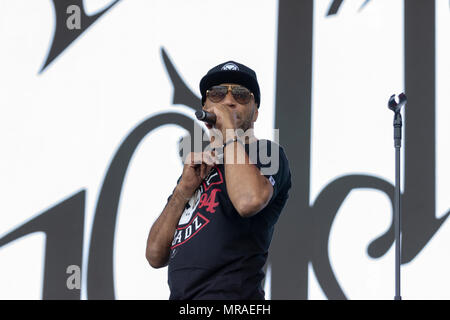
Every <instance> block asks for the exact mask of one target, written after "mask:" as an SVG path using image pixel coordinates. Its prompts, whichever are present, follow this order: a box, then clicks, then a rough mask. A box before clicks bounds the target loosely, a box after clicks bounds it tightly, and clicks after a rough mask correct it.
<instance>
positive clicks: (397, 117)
mask: <svg viewBox="0 0 450 320" xmlns="http://www.w3.org/2000/svg"><path fill="white" fill-rule="evenodd" d="M398 98H399V102H398V103H397V102H396V101H395V95H394V94H393V95H392V96H391V97H390V98H389V102H388V107H389V109H391V110H392V111H394V147H395V195H394V228H395V297H394V300H402V296H401V295H400V265H401V262H402V261H401V208H400V204H401V199H400V196H401V194H400V148H401V146H402V124H403V123H402V115H401V114H400V110H401V108H402V106H403V105H404V104H406V95H405V94H404V93H401V94H400V95H399V96H398Z"/></svg>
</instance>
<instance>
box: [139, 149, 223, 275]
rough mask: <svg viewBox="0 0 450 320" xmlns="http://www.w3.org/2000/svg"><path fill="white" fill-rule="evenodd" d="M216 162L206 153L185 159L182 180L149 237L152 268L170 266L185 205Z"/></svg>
mask: <svg viewBox="0 0 450 320" xmlns="http://www.w3.org/2000/svg"><path fill="white" fill-rule="evenodd" d="M215 161H216V159H214V158H213V157H212V156H211V155H210V154H208V153H205V152H200V153H192V152H191V153H189V155H188V156H187V157H186V160H185V163H184V167H183V173H182V175H181V180H179V183H178V185H177V186H176V187H175V189H174V190H173V193H172V196H171V197H170V199H169V201H168V202H167V204H166V207H165V208H164V210H163V212H162V213H161V214H160V215H159V217H158V219H156V221H155V222H154V223H153V226H152V228H151V229H150V232H149V234H148V238H147V248H146V250H145V256H146V258H147V260H148V262H149V263H150V265H151V266H152V267H153V268H162V267H164V266H166V265H167V263H168V262H169V256H170V246H171V244H172V240H173V236H174V234H175V230H176V228H177V226H178V222H179V220H180V217H181V215H182V214H183V211H184V208H185V206H186V203H187V202H188V201H189V198H190V197H192V195H193V194H194V191H195V189H197V187H198V186H199V185H200V183H201V182H202V180H203V179H204V178H205V177H206V175H207V174H208V173H209V171H210V170H211V168H212V167H213V166H214V163H215Z"/></svg>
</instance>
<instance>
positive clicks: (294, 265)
mask: <svg viewBox="0 0 450 320" xmlns="http://www.w3.org/2000/svg"><path fill="white" fill-rule="evenodd" d="M118 1H120V0H117V1H114V2H113V3H112V4H111V5H110V6H108V7H107V8H106V9H104V10H103V11H101V12H100V13H98V14H96V15H94V16H92V17H89V16H87V15H86V14H85V13H84V11H83V14H84V17H83V28H82V30H81V31H80V32H79V33H78V34H76V30H70V32H68V30H67V29H66V28H65V25H64V23H63V22H65V20H64V19H65V7H64V6H63V5H61V3H64V4H65V5H66V6H68V5H69V3H68V1H55V0H54V1H53V3H54V5H55V11H56V12H57V14H56V16H57V23H56V31H55V36H54V40H53V43H52V47H51V50H50V53H49V56H48V57H47V60H46V62H45V64H44V67H43V68H42V70H41V72H42V71H44V70H45V68H46V67H47V66H48V65H49V64H50V63H51V62H52V61H53V60H54V59H55V58H56V57H57V56H58V55H59V54H60V53H61V52H63V50H64V49H65V48H67V46H69V45H70V43H72V42H73V41H74V40H75V39H76V38H77V37H78V36H79V35H80V34H81V33H82V32H83V31H84V30H86V29H87V27H88V26H89V25H91V24H92V23H93V22H94V21H95V20H96V19H98V18H99V17H100V16H101V15H102V14H103V13H105V12H106V11H108V10H109V9H110V8H111V7H112V6H113V5H115V4H116V3H117V2H118ZM367 2H368V1H366V2H365V3H364V4H363V6H364V5H365V4H367ZM70 4H78V5H80V7H82V4H81V1H75V2H70ZM341 4H342V1H334V2H333V3H332V4H331V6H330V9H329V11H328V15H333V14H336V13H337V12H338V10H339V7H340V5H341ZM363 6H362V7H363ZM404 8H405V85H406V94H407V95H408V100H409V103H408V107H407V108H406V109H405V116H406V124H405V141H406V142H405V183H404V194H403V196H402V214H403V220H402V232H403V243H402V246H403V247H402V253H403V257H402V262H403V263H406V262H409V261H411V260H412V259H414V257H416V256H417V255H418V254H419V253H420V251H421V250H422V249H423V248H424V247H425V245H426V244H427V243H428V242H429V241H430V239H431V237H432V236H433V235H434V234H435V233H436V232H437V230H438V229H439V227H440V226H441V225H442V223H443V222H444V221H445V220H446V218H447V217H448V215H449V213H450V212H447V213H446V214H445V215H444V216H443V217H442V218H440V219H436V217H435V209H436V208H435V193H436V190H435V160H436V159H435V97H434V92H435V49H434V48H435V46H434V41H435V29H434V28H435V17H434V10H435V7H434V1H427V2H423V1H420V0H408V1H405V6H404ZM58 17H59V18H58ZM62 17H64V19H62ZM86 17H87V19H88V20H89V19H90V20H89V21H90V23H89V22H88V23H86V22H87V21H88V20H86V19H85V18H86ZM61 19H62V20H61ZM312 28H313V1H312V0H307V1H306V0H305V1H296V0H280V1H279V19H278V49H277V50H278V51H277V77H276V120H275V127H276V128H280V140H281V141H280V142H281V144H282V145H283V146H284V147H285V150H286V152H287V154H288V156H289V160H290V164H291V171H292V179H293V181H292V182H293V187H292V190H291V192H292V193H291V194H292V196H291V198H290V200H289V201H288V203H287V206H286V209H285V210H284V212H283V215H282V217H281V218H280V221H279V223H278V225H277V228H276V231H275V234H274V239H273V243H272V247H271V255H270V257H269V261H270V263H271V265H272V292H271V294H272V298H273V299H283V298H288V299H306V298H307V288H308V264H309V263H311V264H312V267H313V269H314V272H315V273H316V276H317V279H318V281H319V283H320V285H321V287H322V289H323V291H324V292H325V294H326V295H327V297H328V298H330V299H345V298H346V296H345V294H344V292H343V291H342V288H341V287H340V285H339V283H338V280H337V278H336V276H335V274H334V272H333V269H332V267H331V264H330V259H329V256H328V244H329V235H330V230H331V227H332V224H333V221H334V218H335V216H336V214H337V212H338V210H339V208H340V206H341V204H342V202H343V201H344V199H345V198H346V197H347V195H348V194H349V193H350V192H351V191H352V190H353V189H357V188H371V189H376V190H380V191H382V192H384V193H385V194H386V195H388V197H389V198H390V199H391V202H392V201H393V186H392V185H391V184H390V183H389V182H386V181H384V180H383V179H379V178H376V177H372V176H369V175H347V176H344V177H340V178H339V179H336V180H334V181H332V182H331V183H329V184H328V185H327V186H325V188H324V189H323V190H322V191H321V192H320V193H319V195H318V197H317V199H316V200H315V202H314V203H313V205H312V206H310V205H309V199H310V190H309V185H310V183H309V181H310V157H311V153H310V146H311V76H312V74H311V61H312V35H313V29H312ZM62 29H64V30H62ZM424 48H427V49H426V50H424ZM161 53H162V57H163V61H164V64H165V67H166V70H167V72H168V75H169V77H170V79H171V82H172V84H173V86H174V96H173V102H172V103H173V104H182V105H186V106H188V107H190V108H192V109H193V111H194V110H196V109H198V108H199V106H200V99H199V98H198V97H197V96H196V95H195V94H194V93H192V92H191V91H190V89H189V88H188V87H187V86H186V84H185V83H184V82H183V80H182V77H181V76H180V75H179V73H178V72H177V70H176V68H175V66H174V65H173V63H172V62H171V61H170V59H169V57H168V55H167V54H166V52H165V51H164V50H163V49H162V52H161ZM299 93H300V94H299ZM380 107H384V106H380ZM424 109H426V111H427V112H424V111H423V110H424ZM165 124H177V125H180V126H181V127H183V128H185V129H186V130H187V131H189V132H190V134H191V137H193V130H194V127H195V126H198V125H196V123H195V122H194V121H193V120H192V119H191V118H189V117H186V116H184V115H182V114H179V113H171V112H168V113H164V114H159V115H157V116H153V117H150V118H148V119H146V120H144V121H143V122H142V123H141V124H139V125H138V126H137V127H136V128H135V129H133V130H132V131H131V132H130V134H129V135H128V136H127V137H126V138H125V140H124V142H123V143H122V144H121V145H120V146H119V148H118V150H117V152H116V154H115V155H114V157H113V160H112V161H111V164H110V166H109V168H108V171H107V174H106V176H105V179H104V181H103V185H102V189H101V192H100V196H99V199H98V202H97V207H96V212H95V220H94V225H93V229H92V234H91V247H90V248H89V261H88V270H87V284H88V285H87V293H88V298H89V299H114V298H115V292H114V277H113V246H114V231H115V225H116V218H117V209H118V205H119V199H120V193H121V189H122V184H123V179H124V177H125V174H126V171H127V168H128V166H129V162H130V159H131V157H132V155H133V153H134V151H135V150H136V148H137V146H138V144H139V143H140V142H141V141H142V139H143V138H144V137H145V136H146V135H147V134H149V133H151V132H152V131H153V130H154V129H156V128H158V127H160V126H162V125H165ZM200 129H201V128H200ZM84 206H85V190H82V191H80V192H78V193H76V194H75V195H73V196H71V197H69V198H68V199H66V200H64V201H62V202H61V203H59V204H56V205H55V206H54V207H53V208H51V209H49V210H46V211H45V212H43V213H41V214H40V215H38V216H37V217H35V218H33V219H32V220H30V221H28V222H26V223H24V224H23V225H22V226H20V227H18V228H16V229H15V230H13V231H11V232H10V233H8V234H6V235H5V236H4V237H2V238H1V239H0V247H2V246H3V245H5V244H7V243H10V242H11V241H14V240H16V239H18V238H20V237H22V236H24V235H26V234H30V233H33V232H37V231H42V232H45V233H46V236H47V239H46V241H47V242H46V250H45V266H44V269H45V270H44V288H43V298H44V299H80V291H79V290H68V289H67V287H66V281H65V280H66V278H67V274H66V273H65V270H66V268H67V266H68V265H72V264H75V265H80V266H81V265H82V252H83V250H82V249H83V232H84V230H83V226H84V210H85V208H84ZM61 228H62V229H61ZM393 241H394V230H393V221H392V224H391V226H390V227H389V229H388V230H386V232H385V233H384V234H382V235H381V236H379V237H378V238H377V239H374V240H373V241H372V242H371V243H370V245H369V246H368V254H369V255H370V256H371V257H373V258H378V257H381V256H383V255H384V254H385V253H386V252H387V250H388V249H389V247H390V246H391V245H392V243H393Z"/></svg>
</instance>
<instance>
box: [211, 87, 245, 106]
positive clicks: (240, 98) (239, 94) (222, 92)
mask: <svg viewBox="0 0 450 320" xmlns="http://www.w3.org/2000/svg"><path fill="white" fill-rule="evenodd" d="M229 91H231V94H232V95H233V98H234V100H236V102H237V103H239V104H247V103H249V102H250V99H251V98H252V96H253V93H251V92H250V90H248V89H247V88H246V87H242V86H231V85H228V86H213V87H211V88H210V89H209V90H206V96H207V97H208V98H209V100H211V101H212V102H215V103H217V102H220V101H222V100H223V99H225V96H226V95H227V94H228V92H229ZM253 97H254V96H253Z"/></svg>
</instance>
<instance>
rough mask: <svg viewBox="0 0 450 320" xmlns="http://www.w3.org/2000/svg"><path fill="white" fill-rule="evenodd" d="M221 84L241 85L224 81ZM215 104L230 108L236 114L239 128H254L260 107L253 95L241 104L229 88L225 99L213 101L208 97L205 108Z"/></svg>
mask: <svg viewBox="0 0 450 320" xmlns="http://www.w3.org/2000/svg"><path fill="white" fill-rule="evenodd" d="M220 85H221V86H232V87H235V86H237V87H240V86H241V85H239V84H235V83H222V84H220ZM214 105H223V106H225V107H227V108H229V110H230V111H231V112H232V113H233V114H234V115H235V116H236V119H237V128H239V129H242V130H244V131H246V130H248V129H249V128H253V123H254V122H255V121H256V119H257V118H258V107H257V105H256V102H255V98H254V96H253V95H252V97H251V99H250V101H249V102H248V103H247V104H241V103H239V102H237V101H236V100H235V98H234V97H233V95H232V93H231V91H230V90H229V91H228V93H227V94H226V96H225V98H223V100H221V101H219V102H213V101H211V100H210V99H209V98H206V101H205V105H204V106H203V110H205V111H208V110H210V109H211V108H212V107H213V106H214Z"/></svg>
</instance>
